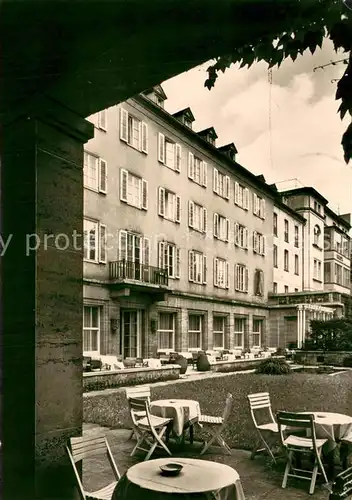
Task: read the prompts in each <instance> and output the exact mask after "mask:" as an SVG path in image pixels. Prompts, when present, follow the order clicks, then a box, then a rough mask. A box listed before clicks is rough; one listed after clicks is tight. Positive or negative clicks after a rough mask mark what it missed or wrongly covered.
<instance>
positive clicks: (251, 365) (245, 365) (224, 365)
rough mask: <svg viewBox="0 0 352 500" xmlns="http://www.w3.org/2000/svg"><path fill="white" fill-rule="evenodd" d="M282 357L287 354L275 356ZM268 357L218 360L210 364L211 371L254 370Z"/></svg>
mask: <svg viewBox="0 0 352 500" xmlns="http://www.w3.org/2000/svg"><path fill="white" fill-rule="evenodd" d="M278 358H280V359H281V358H282V359H285V356H275V359H278ZM265 359H268V358H261V357H260V358H254V359H235V360H234V361H218V362H216V363H212V364H211V365H210V371H212V372H238V371H241V370H252V369H255V368H257V366H258V365H260V363H262V362H263V361H264V360H265Z"/></svg>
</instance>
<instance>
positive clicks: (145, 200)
mask: <svg viewBox="0 0 352 500" xmlns="http://www.w3.org/2000/svg"><path fill="white" fill-rule="evenodd" d="M141 198H142V199H141V207H142V209H143V210H148V181H146V180H145V179H142V193H141Z"/></svg>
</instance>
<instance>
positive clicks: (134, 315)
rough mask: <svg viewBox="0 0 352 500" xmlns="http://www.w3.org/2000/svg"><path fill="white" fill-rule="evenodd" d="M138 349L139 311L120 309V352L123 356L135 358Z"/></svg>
mask: <svg viewBox="0 0 352 500" xmlns="http://www.w3.org/2000/svg"><path fill="white" fill-rule="evenodd" d="M140 351H141V341H140V311H138V310H132V309H131V310H125V311H121V353H122V355H123V357H124V358H137V357H140V355H141V354H140Z"/></svg>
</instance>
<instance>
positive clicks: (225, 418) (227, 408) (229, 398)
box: [222, 392, 233, 424]
mask: <svg viewBox="0 0 352 500" xmlns="http://www.w3.org/2000/svg"><path fill="white" fill-rule="evenodd" d="M232 405H233V396H232V394H231V393H230V392H229V393H228V394H227V396H226V403H225V408H224V412H223V414H222V419H223V423H224V424H225V423H226V422H227V421H228V419H229V416H230V415H231V410H232Z"/></svg>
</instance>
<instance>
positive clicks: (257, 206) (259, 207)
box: [253, 193, 265, 219]
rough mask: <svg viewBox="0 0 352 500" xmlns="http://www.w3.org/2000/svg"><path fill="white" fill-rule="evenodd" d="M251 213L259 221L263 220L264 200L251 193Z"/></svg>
mask: <svg viewBox="0 0 352 500" xmlns="http://www.w3.org/2000/svg"><path fill="white" fill-rule="evenodd" d="M253 213H254V215H256V216H257V217H260V218H261V219H265V200H264V198H261V197H260V196H258V195H257V194H256V193H253Z"/></svg>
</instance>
